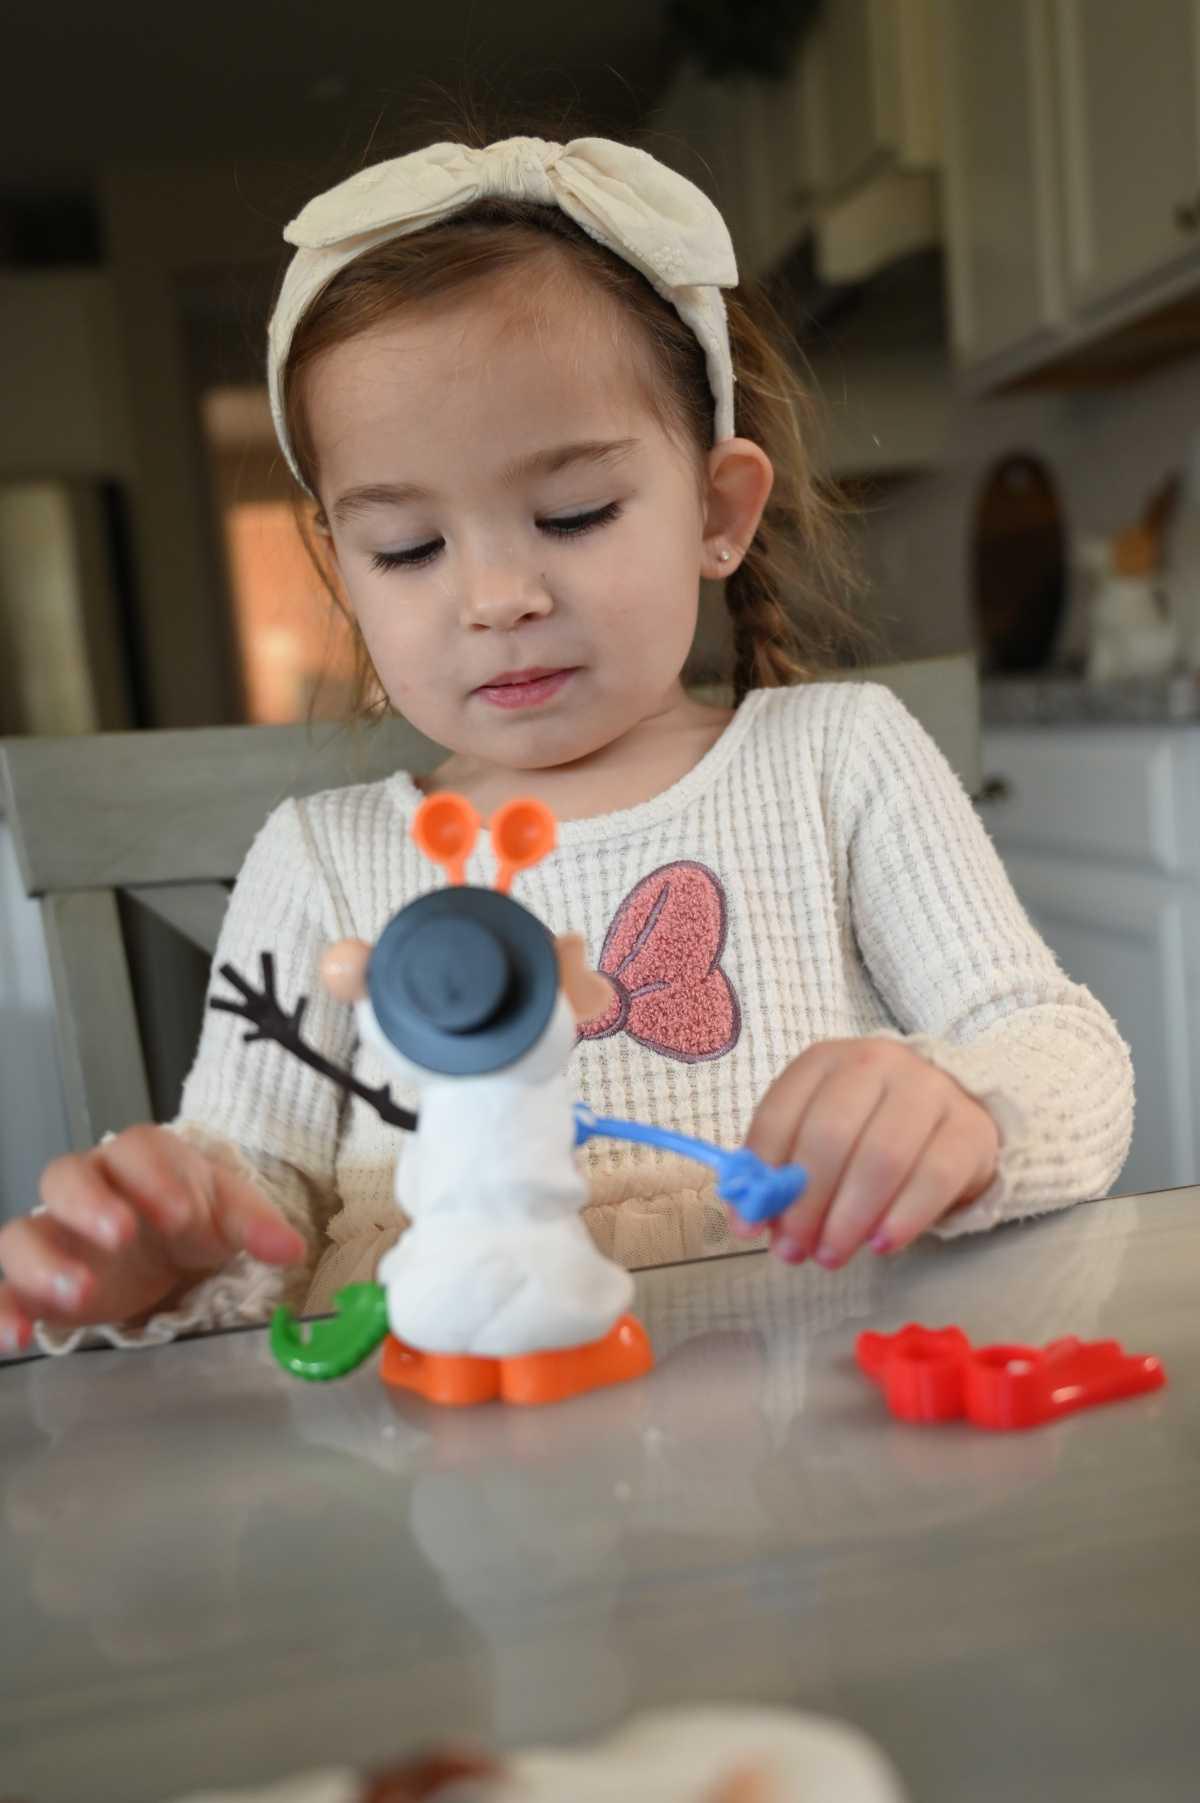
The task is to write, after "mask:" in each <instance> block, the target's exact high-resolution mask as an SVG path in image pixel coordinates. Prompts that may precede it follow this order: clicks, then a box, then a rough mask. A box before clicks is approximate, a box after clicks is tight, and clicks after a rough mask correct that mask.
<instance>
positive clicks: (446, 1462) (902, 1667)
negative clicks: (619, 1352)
mask: <svg viewBox="0 0 1200 1803" xmlns="http://www.w3.org/2000/svg"><path fill="white" fill-rule="evenodd" d="M1198 1269H1200V1188H1194V1189H1181V1190H1173V1191H1166V1192H1160V1193H1156V1194H1151V1195H1145V1196H1126V1197H1117V1198H1113V1199H1110V1200H1108V1201H1104V1202H1096V1203H1092V1204H1088V1205H1084V1206H1081V1207H1078V1208H1075V1209H1072V1210H1070V1211H1068V1212H1066V1213H1064V1214H1061V1215H1057V1216H1054V1217H1052V1218H1046V1219H1043V1220H1041V1221H1037V1222H1033V1223H1029V1224H1026V1225H1022V1226H1009V1227H1003V1228H1000V1229H998V1230H996V1231H995V1232H994V1233H991V1234H988V1235H985V1236H979V1237H974V1236H972V1237H970V1238H968V1239H963V1240H958V1241H954V1242H952V1243H949V1244H940V1243H937V1242H934V1241H928V1242H924V1243H922V1244H921V1245H920V1246H918V1247H917V1248H916V1249H914V1250H913V1251H912V1252H911V1253H909V1254H907V1255H905V1256H904V1257H902V1258H898V1259H895V1260H884V1259H875V1258H870V1257H866V1258H859V1259H856V1260H855V1261H854V1262H853V1263H852V1264H851V1265H850V1266H849V1267H848V1268H847V1269H846V1270H844V1271H841V1272H837V1273H834V1274H826V1273H825V1272H822V1271H820V1270H819V1269H817V1268H816V1267H812V1266H805V1267H802V1268H800V1269H799V1270H792V1269H787V1268H784V1267H782V1266H780V1265H779V1264H777V1263H776V1262H775V1261H773V1260H770V1259H768V1258H767V1257H766V1256H764V1255H763V1254H761V1253H751V1254H742V1255H739V1256H735V1257H729V1258H721V1259H715V1260H709V1261H707V1262H705V1263H702V1264H695V1265H684V1266H676V1267H672V1268H665V1269H660V1270H655V1271H649V1272H645V1273H642V1274H640V1275H639V1277H638V1308H639V1311H640V1313H641V1315H642V1317H643V1319H644V1320H645V1322H646V1324H647V1326H648V1327H649V1329H650V1331H651V1333H652V1335H653V1338H654V1341H655V1345H656V1348H657V1352H658V1358H659V1366H658V1369H657V1371H656V1372H655V1373H654V1374H653V1375H652V1376H651V1377H649V1378H648V1379H646V1380H645V1381H644V1382H641V1383H638V1384H636V1385H630V1386H627V1387H625V1388H623V1389H618V1390H612V1391H608V1392H605V1393H602V1394H599V1395H595V1396H591V1397H587V1398H584V1399H582V1400H581V1401H579V1402H576V1403H571V1404H566V1405H563V1406H561V1407H558V1408H548V1409H544V1410H531V1411H527V1412H522V1411H519V1410H515V1409H514V1410H508V1411H506V1410H504V1409H502V1408H500V1407H499V1406H490V1407H488V1408H485V1409H482V1410H475V1411H465V1412H453V1411H443V1412H438V1411H435V1410H433V1409H430V1408H429V1407H427V1406H426V1405H424V1404H422V1403H421V1402H419V1401H418V1400H417V1399H416V1398H414V1397H410V1396H406V1395H403V1394H398V1393H395V1392H389V1391H387V1390H385V1389H384V1388H383V1387H382V1386H381V1385H380V1384H379V1383H378V1381H377V1379H376V1377H375V1375H374V1372H373V1371H372V1370H370V1369H368V1368H365V1367H364V1369H362V1370H361V1371H359V1372H358V1373H356V1374H355V1375H354V1376H352V1377H350V1378H348V1379H346V1380H345V1381H344V1382H341V1383H335V1384H327V1385H320V1384H305V1383H301V1382H297V1381H296V1380H294V1379H291V1378H288V1377H286V1376H284V1374H283V1373H282V1372H280V1371H279V1370H278V1369H277V1368H276V1366H275V1365H274V1364H273V1363H272V1360H271V1357H270V1354H269V1350H268V1347H267V1343H266V1336H265V1334H264V1333H263V1332H261V1331H258V1330H247V1331H240V1332H229V1333H222V1334H217V1335H212V1336H209V1337H205V1338H199V1339H194V1340H191V1341H188V1342H182V1343H178V1344H175V1345H172V1346H166V1347H163V1348H160V1349H157V1350H154V1351H150V1352H141V1353H132V1352H126V1353H122V1352H112V1351H97V1352H87V1353H79V1354H76V1355H75V1356H74V1357H73V1358H70V1359H65V1360H49V1359H37V1360H27V1361H24V1362H19V1363H16V1364H10V1365H7V1366H0V1597H3V1605H2V1607H3V1622H4V1631H3V1633H2V1634H0V1748H2V1749H3V1753H2V1755H0V1786H2V1787H3V1791H4V1794H5V1795H9V1796H13V1797H20V1798H22V1799H24V1800H25V1803H162V1800H163V1799H165V1798H168V1797H175V1796H178V1795H181V1794H185V1793H187V1792H189V1791H190V1790H193V1789H205V1788H208V1787H218V1786H234V1785H249V1784H253V1783H262V1782H266V1781H267V1780H268V1779H271V1778H274V1777H278V1776H282V1775H283V1774H284V1773H286V1772H288V1771H292V1770H297V1769H304V1768H305V1767H312V1766H316V1765H320V1764H329V1763H336V1762H339V1761H343V1760H344V1761H347V1762H350V1763H355V1764H360V1765H365V1764H369V1763H373V1762H376V1761H382V1760H383V1759H385V1758H388V1757H394V1756H395V1755H397V1754H398V1753H400V1752H402V1751H404V1750H406V1749H409V1748H411V1747H413V1746H414V1745H419V1744H425V1745H428V1744H429V1742H430V1741H433V1740H437V1739H439V1738H442V1737H445V1736H451V1737H454V1738H456V1739H459V1740H461V1739H462V1738H463V1737H464V1736H465V1737H468V1738H479V1739H482V1740H483V1741H485V1742H487V1743H488V1744H491V1745H493V1746H505V1745H507V1746H515V1745H521V1744H525V1745H528V1744H530V1743H532V1742H544V1741H547V1740H549V1741H556V1742H558V1741H566V1740H570V1739H573V1738H576V1737H590V1736H592V1735H595V1734H598V1733H601V1732H603V1731H604V1730H605V1729H607V1728H609V1727H611V1726H612V1725H613V1724H615V1723H617V1722H619V1721H621V1720H622V1719H624V1718H625V1717H626V1716H628V1715H630V1714H633V1713H637V1712H640V1711H643V1710H646V1709H648V1708H653V1707H657V1706H666V1705H670V1704H673V1703H678V1702H685V1701H705V1700H756V1701H761V1702H788V1703H793V1704H796V1705H799V1706H801V1707H804V1708H808V1709H814V1710H817V1711H821V1712H824V1713H827V1714H830V1715H833V1716H837V1717H841V1718H842V1719H844V1720H847V1721H849V1722H851V1723H854V1724H856V1725H857V1726H859V1727H861V1728H862V1729H864V1730H865V1731H866V1732H867V1733H868V1734H869V1735H871V1736H872V1737H873V1738H874V1739H875V1740H876V1741H877V1742H878V1743H879V1745H880V1746H881V1747H882V1748H883V1749H884V1751H885V1752H886V1753H887V1754H888V1755H889V1756H890V1758H891V1759H892V1760H893V1761H894V1762H895V1765H896V1766H897V1768H898V1770H899V1772H900V1774H901V1776H902V1778H903V1780H904V1781H905V1783H906V1785H907V1786H908V1789H909V1793H910V1796H911V1798H912V1803H963V1799H964V1798H970V1799H971V1803H1013V1800H1014V1799H1016V1798H1031V1799H1038V1800H1039V1803H1040V1800H1042V1799H1045V1800H1047V1803H1048V1800H1049V1799H1053V1800H1054V1803H1075V1800H1076V1799H1078V1800H1079V1803H1083V1800H1084V1799H1086V1803H1129V1800H1130V1799H1133V1798H1138V1799H1141V1798H1151V1797H1152V1798H1154V1799H1155V1803H1173V1800H1175V1799H1178V1800H1179V1803H1183V1799H1185V1798H1186V1799H1189V1800H1190V1799H1192V1798H1194V1797H1195V1795H1196V1775H1197V1772H1198V1771H1200V1715H1198V1713H1197V1709H1196V1698H1195V1676H1196V1672H1197V1670H1198V1669H1200V1606H1198V1599H1200V1528H1198V1525H1197V1522H1198V1518H1197V1511H1196V1496H1197V1493H1198V1480H1200V1386H1198V1385H1197V1381H1196V1380H1197V1371H1198V1367H1200V1311H1198V1310H1197V1306H1196V1272H1197V1270H1198ZM910 1319H915V1320H922V1321H925V1322H927V1323H929V1324H931V1325H943V1324H945V1323H946V1322H948V1321H955V1322H958V1323H959V1324H961V1325H962V1326H963V1327H965V1328H966V1329H967V1330H968V1332H970V1333H971V1335H972V1337H973V1338H975V1339H976V1340H977V1341H978V1342H988V1341H994V1340H1001V1339H1002V1340H1007V1341H1012V1340H1014V1339H1015V1340H1025V1341H1032V1342H1035V1343H1041V1342H1043V1341H1045V1340H1047V1339H1050V1338H1052V1337H1055V1336H1057V1335H1061V1334H1065V1333H1077V1334H1080V1335H1082V1336H1084V1337H1087V1338H1098V1337H1107V1336H1110V1335H1111V1336H1115V1337H1117V1338H1119V1339H1121V1340H1123V1341H1124V1342H1125V1343H1126V1345H1127V1346H1128V1347H1129V1349H1130V1350H1133V1351H1138V1352H1154V1353H1158V1354H1159V1355H1160V1357H1161V1358H1162V1359H1163V1361H1164V1364H1165V1366H1166V1369H1167V1373H1168V1377H1169V1384H1168V1387H1167V1389H1165V1390H1163V1391H1160V1392H1158V1393H1157V1394H1154V1395H1151V1396H1146V1397H1141V1398H1138V1399H1136V1400H1133V1401H1128V1402H1124V1403H1121V1404H1118V1405H1115V1406H1112V1407H1109V1408H1104V1409H1098V1410H1096V1411H1093V1412H1087V1413H1083V1414H1080V1415H1077V1416H1075V1417H1073V1418H1070V1419H1067V1420H1063V1421H1060V1422H1058V1423H1056V1424H1055V1425H1053V1426H1051V1427H1045V1428H1041V1429H1035V1430H1033V1431H1031V1432H1028V1433H1024V1434H996V1435H989V1434H986V1433H982V1432H980V1431H978V1430H975V1429H972V1428H969V1427H967V1426H966V1425H965V1424H961V1423H955V1424H952V1425H950V1426H947V1427H941V1428H913V1427H906V1426H902V1425H900V1424H899V1423H896V1422H893V1421H892V1420H891V1419H890V1418H889V1417H888V1415H887V1414H886V1412H885V1410H884V1408H883V1406H882V1403H881V1401H880V1398H879V1396H878V1395H877V1394H876V1392H875V1391H874V1390H873V1388H872V1387H871V1386H870V1385H868V1384H867V1383H866V1381H865V1380H864V1379H863V1378H862V1377H861V1376H860V1375H859V1374H858V1372H857V1371H856V1370H855V1368H854V1365H853V1360H852V1353H853V1347H854V1340H855V1336H856V1333H857V1332H858V1330H859V1329H861V1328H863V1327H866V1326H868V1325H869V1326H874V1327H878V1328H881V1329H892V1328H895V1327H898V1326H900V1325H902V1324H903V1323H904V1322H905V1321H907V1320H910Z"/></svg>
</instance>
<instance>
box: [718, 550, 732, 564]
mask: <svg viewBox="0 0 1200 1803" xmlns="http://www.w3.org/2000/svg"><path fill="white" fill-rule="evenodd" d="M732 556H733V552H732V551H718V552H717V562H718V563H728V562H729V560H730V558H731V557H732Z"/></svg>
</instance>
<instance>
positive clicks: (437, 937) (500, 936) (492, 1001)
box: [367, 884, 559, 1077]
mask: <svg viewBox="0 0 1200 1803" xmlns="http://www.w3.org/2000/svg"><path fill="white" fill-rule="evenodd" d="M558 989H559V970H558V957H557V954H556V952H555V946H554V940H553V938H552V937H551V935H550V933H549V931H548V930H547V928H546V927H545V926H543V924H542V922H541V921H540V920H539V919H538V918H537V916H536V915H534V914H531V913H530V912H529V909H528V908H523V907H522V906H521V904H520V902H517V901H514V900H513V899H512V897H511V896H510V895H501V894H499V893H498V892H497V891H496V890H494V889H476V888H472V887H469V886H466V885H462V884H459V885H456V886H454V887H453V888H449V889H438V890H435V891H433V892H432V893H431V894H429V895H422V896H421V897H419V899H418V900H417V901H414V902H410V903H409V904H408V906H407V907H405V908H402V909H401V910H400V912H399V913H398V914H394V915H393V916H392V918H391V920H389V922H388V924H387V926H386V927H385V928H384V929H383V932H382V933H381V934H380V935H379V938H378V940H377V941H376V943H375V948H374V950H373V951H372V953H371V957H370V961H369V963H368V965H367V992H368V994H369V996H370V998H371V1006H372V1008H373V1009H374V1011H375V1018H376V1020H377V1021H378V1022H379V1025H380V1027H381V1029H382V1030H383V1032H384V1033H385V1034H386V1036H387V1038H388V1039H389V1040H390V1041H391V1043H392V1044H393V1045H394V1046H395V1048H396V1050H397V1051H398V1052H399V1053H401V1054H402V1056H403V1057H405V1058H407V1059H408V1060H409V1062H410V1063H412V1064H415V1065H418V1066H419V1067H420V1068H421V1069H422V1070H427V1071H435V1072H437V1073H438V1074H439V1075H442V1076H450V1077H479V1076H485V1075H487V1074H488V1073H489V1072H492V1071H501V1070H505V1069H506V1068H507V1067H508V1066H509V1065H510V1064H515V1063H516V1062H517V1060H518V1059H519V1058H521V1057H523V1056H524V1054H525V1053H526V1052H527V1051H529V1050H530V1048H531V1047H532V1046H534V1045H536V1043H537V1041H538V1040H539V1039H540V1038H541V1036H542V1034H543V1032H544V1031H545V1029H546V1024H547V1022H548V1021H549V1019H550V1016H551V1014H552V1013H553V1012H554V1004H555V1001H556V1000H557V997H558Z"/></svg>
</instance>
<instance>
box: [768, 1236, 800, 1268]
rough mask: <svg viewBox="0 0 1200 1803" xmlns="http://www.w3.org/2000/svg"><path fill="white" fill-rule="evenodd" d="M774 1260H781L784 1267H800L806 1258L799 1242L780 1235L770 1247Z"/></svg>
mask: <svg viewBox="0 0 1200 1803" xmlns="http://www.w3.org/2000/svg"><path fill="white" fill-rule="evenodd" d="M771 1250H772V1252H773V1253H774V1254H775V1256H776V1258H778V1259H782V1261H783V1263H784V1264H785V1265H802V1264H803V1263H804V1261H805V1259H806V1258H807V1257H808V1254H807V1252H806V1251H805V1250H804V1247H803V1246H802V1245H801V1244H800V1241H799V1240H790V1239H788V1237H787V1235H786V1234H781V1235H780V1237H779V1238H778V1239H777V1240H776V1241H775V1242H774V1244H773V1245H772V1247H771Z"/></svg>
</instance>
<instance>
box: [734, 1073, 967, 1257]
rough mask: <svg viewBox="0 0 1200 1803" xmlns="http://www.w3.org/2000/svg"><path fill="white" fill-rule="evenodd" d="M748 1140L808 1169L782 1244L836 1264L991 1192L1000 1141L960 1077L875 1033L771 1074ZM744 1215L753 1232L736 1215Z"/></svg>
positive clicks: (774, 1232) (740, 1229) (914, 1232)
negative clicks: (877, 1037)
mask: <svg viewBox="0 0 1200 1803" xmlns="http://www.w3.org/2000/svg"><path fill="white" fill-rule="evenodd" d="M747 1144H748V1145H750V1146H751V1148H752V1149H753V1150H754V1151H756V1152H758V1153H759V1155H760V1156H761V1157H763V1158H766V1159H768V1160H770V1161H771V1162H774V1163H776V1164H779V1163H784V1162H795V1163H797V1164H800V1165H803V1166H804V1168H805V1170H806V1172H807V1175H808V1184H807V1188H806V1191H805V1194H804V1195H803V1196H802V1197H800V1198H799V1199H798V1200H797V1201H796V1202H795V1203H794V1204H793V1205H792V1207H791V1208H789V1209H788V1210H787V1211H786V1213H784V1214H783V1215H781V1216H780V1217H779V1219H778V1220H776V1221H774V1222H773V1223H772V1224H771V1229H770V1233H771V1250H772V1251H773V1252H774V1253H775V1254H776V1255H777V1256H778V1257H779V1258H781V1259H783V1260H784V1261H785V1262H787V1263H789V1264H799V1263H802V1262H803V1261H804V1260H805V1259H806V1258H815V1259H816V1260H817V1262H818V1263H820V1264H821V1265H823V1266H824V1267H826V1268H827V1269H830V1270H835V1269H837V1268H838V1267H839V1266H840V1265H843V1264H845V1262H846V1261H847V1259H849V1258H851V1257H852V1256H853V1255H854V1253H855V1252H856V1251H858V1249H859V1248H860V1247H861V1246H862V1245H864V1244H865V1243H869V1244H870V1245H871V1246H872V1247H873V1249H874V1250H875V1251H879V1252H886V1251H896V1250H899V1249H900V1248H901V1247H902V1246H906V1245H908V1244H909V1243H910V1242H911V1241H912V1240H913V1239H915V1238H917V1236H918V1235H919V1234H921V1233H923V1232H924V1231H925V1229H926V1228H927V1227H930V1226H932V1225H933V1223H934V1222H935V1221H937V1220H939V1219H940V1218H941V1217H942V1216H943V1215H945V1214H946V1213H948V1212H949V1210H950V1209H952V1208H954V1207H957V1206H958V1205H960V1204H962V1203H966V1202H969V1201H971V1200H973V1199H974V1197H975V1196H977V1195H979V1194H980V1193H982V1191H983V1189H984V1188H986V1186H987V1184H988V1183H989V1182H990V1181H991V1178H992V1175H993V1174H994V1171H995V1165H996V1156H997V1152H998V1145H999V1140H998V1134H997V1130H996V1127H995V1123H994V1122H993V1120H992V1117H991V1115H990V1114H989V1113H988V1112H987V1110H986V1109H984V1108H983V1107H982V1106H981V1105H980V1104H979V1103H978V1102H976V1101H975V1100H974V1099H973V1098H972V1097H971V1096H969V1095H968V1094H967V1093H966V1092H965V1091H964V1090H962V1089H961V1088H960V1087H959V1085H958V1084H956V1083H955V1082H954V1081H953V1079H952V1078H950V1077H948V1076H946V1075H945V1073H943V1072H941V1071H939V1070H937V1069H936V1068H935V1067H934V1066H933V1065H932V1064H930V1063H929V1062H928V1060H926V1059H924V1058H922V1057H921V1056H920V1055H919V1054H918V1053H915V1052H913V1051H911V1050H909V1049H908V1048H907V1047H904V1046H902V1045H898V1044H895V1043H893V1042H890V1041H882V1040H872V1039H870V1038H865V1039H861V1040H825V1041H822V1042H820V1043H818V1044H816V1045H813V1046H810V1047H809V1048H808V1050H807V1051H806V1052H804V1053H803V1054H802V1055H801V1056H800V1057H799V1058H798V1059H796V1061H795V1062H794V1063H793V1064H792V1065H790V1066H789V1067H788V1069H787V1070H786V1071H784V1072H783V1073H782V1075H781V1076H780V1077H779V1078H777V1080H776V1081H775V1083H773V1084H772V1086H771V1088H770V1090H769V1091H768V1092H767V1094H766V1096H765V1097H764V1098H763V1102H762V1104H761V1106H760V1108H759V1109H758V1111H757V1113H756V1115H755V1118H754V1122H753V1124H752V1127H751V1131H750V1133H749V1135H748V1136H747ZM733 1225H734V1231H735V1232H737V1233H739V1234H740V1236H741V1237H745V1238H750V1237H752V1236H753V1231H754V1230H753V1229H750V1230H747V1229H746V1227H745V1224H739V1223H738V1222H737V1220H736V1216H735V1217H734V1223H733Z"/></svg>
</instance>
